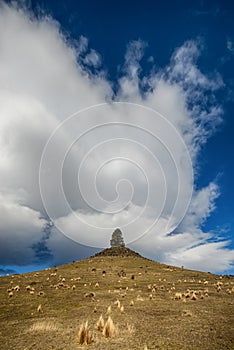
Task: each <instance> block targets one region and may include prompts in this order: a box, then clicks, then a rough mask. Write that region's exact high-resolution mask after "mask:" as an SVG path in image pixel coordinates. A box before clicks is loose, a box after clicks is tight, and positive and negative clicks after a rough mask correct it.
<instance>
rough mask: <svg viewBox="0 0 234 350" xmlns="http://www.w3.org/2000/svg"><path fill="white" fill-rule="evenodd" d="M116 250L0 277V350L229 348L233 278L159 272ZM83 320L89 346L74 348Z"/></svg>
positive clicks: (233, 341) (233, 329) (233, 340)
mask: <svg viewBox="0 0 234 350" xmlns="http://www.w3.org/2000/svg"><path fill="white" fill-rule="evenodd" d="M121 249H122V250H121V251H119V252H118V251H117V250H116V249H115V248H111V249H107V250H104V251H103V252H101V253H99V254H97V255H96V256H94V257H91V258H89V259H85V260H82V261H79V262H74V263H72V264H67V265H64V266H60V267H57V268H51V269H47V270H43V271H39V272H36V273H27V274H22V275H14V276H8V277H1V278H0V344H1V349H7V350H10V349H14V350H29V349H34V350H43V349H45V350H50V349H56V350H60V349H61V350H75V349H82V348H87V349H100V350H119V349H124V350H130V349H131V350H138V349H139V350H140V349H142V350H143V349H149V350H155V349H179V350H183V349H184V350H185V349H186V350H188V349H194V350H195V349H196V350H198V349H202V350H204V349H207V350H208V349H212V350H214V349H215V350H216V349H234V278H233V277H230V276H218V275H213V274H210V273H203V272H198V271H191V270H186V269H181V268H176V267H172V266H166V265H163V264H160V263H157V262H154V261H151V260H148V259H145V258H143V257H141V256H140V255H139V254H137V253H135V252H132V251H130V250H129V249H127V248H121ZM117 300H118V301H119V303H120V305H121V306H123V307H124V308H122V309H121V307H118V305H117V304H118V302H117ZM110 309H111V310H110ZM107 313H108V314H110V316H111V318H112V320H113V323H114V325H115V327H116V329H117V331H116V333H115V334H114V336H113V337H110V338H105V337H104V336H103V335H102V333H101V332H99V331H98V330H97V326H96V324H97V321H98V319H99V317H100V315H101V314H102V315H103V318H104V320H105V321H106V320H107V317H108V315H107ZM86 321H88V322H89V327H90V330H91V332H92V337H93V341H92V342H91V344H90V345H79V344H78V330H79V327H80V325H81V323H83V322H86Z"/></svg>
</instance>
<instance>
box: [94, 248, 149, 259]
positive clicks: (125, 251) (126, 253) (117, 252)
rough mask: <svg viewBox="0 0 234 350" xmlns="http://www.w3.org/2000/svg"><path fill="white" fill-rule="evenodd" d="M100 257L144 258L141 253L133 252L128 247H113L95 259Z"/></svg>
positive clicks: (103, 251)
mask: <svg viewBox="0 0 234 350" xmlns="http://www.w3.org/2000/svg"><path fill="white" fill-rule="evenodd" d="M98 256H119V257H122V258H123V257H138V258H143V257H142V256H141V255H140V254H139V253H137V252H134V250H131V249H129V248H126V247H111V248H107V249H104V250H102V251H101V252H99V253H97V254H95V255H94V257H98Z"/></svg>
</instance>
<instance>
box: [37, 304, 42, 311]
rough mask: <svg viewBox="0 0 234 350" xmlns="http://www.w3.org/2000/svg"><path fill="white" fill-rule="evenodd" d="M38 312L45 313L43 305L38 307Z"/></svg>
mask: <svg viewBox="0 0 234 350" xmlns="http://www.w3.org/2000/svg"><path fill="white" fill-rule="evenodd" d="M37 312H43V310H42V306H41V304H40V305H39V306H38V308H37Z"/></svg>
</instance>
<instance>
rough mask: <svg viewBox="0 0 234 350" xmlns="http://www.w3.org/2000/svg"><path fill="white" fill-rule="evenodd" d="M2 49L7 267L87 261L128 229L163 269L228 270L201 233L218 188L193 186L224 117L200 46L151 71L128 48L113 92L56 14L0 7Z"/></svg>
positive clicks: (132, 242) (139, 46)
mask: <svg viewBox="0 0 234 350" xmlns="http://www.w3.org/2000/svg"><path fill="white" fill-rule="evenodd" d="M0 46H1V53H0V102H1V103H0V116H1V117H0V160H1V161H0V171H1V180H0V193H1V201H0V203H1V210H0V240H1V245H0V247H1V248H0V249H1V254H0V256H1V260H0V264H8V265H17V264H21V265H22V264H31V263H32V262H34V261H36V260H38V259H40V258H41V259H47V258H48V259H49V258H50V259H51V256H53V259H54V260H53V262H54V263H56V264H58V263H63V262H65V261H71V260H74V259H77V258H79V257H85V256H88V255H89V254H92V253H94V252H95V251H97V249H98V248H101V247H105V246H108V244H109V239H110V235H111V233H112V231H113V230H114V228H116V227H121V229H122V230H123V233H124V236H125V239H126V242H127V243H128V244H129V246H130V247H133V248H135V249H137V250H139V251H140V252H141V253H142V254H143V255H147V256H149V257H152V258H155V259H159V260H160V261H162V262H166V263H173V264H176V265H184V266H186V267H190V268H199V269H203V270H204V269H205V270H207V269H208V270H210V271H223V270H225V269H228V268H229V267H230V266H231V263H232V261H233V260H234V252H233V251H231V250H229V249H228V248H227V245H228V242H217V241H215V237H214V236H213V235H212V233H209V232H208V233H206V232H203V231H202V225H203V223H204V222H205V220H206V219H207V218H208V217H209V216H210V215H211V214H212V212H213V211H214V209H215V200H216V198H217V197H218V195H219V189H218V186H217V184H215V183H214V182H212V183H210V184H207V186H206V187H205V188H202V189H196V188H195V189H193V181H194V179H193V172H192V170H193V171H194V174H195V183H196V176H197V174H198V171H199V169H198V167H197V157H198V154H199V151H200V148H201V145H203V144H204V143H205V142H206V141H207V139H208V137H209V136H210V135H211V134H212V133H213V132H214V131H215V129H216V128H217V126H218V125H219V124H220V122H221V121H222V107H221V106H220V105H218V104H217V102H216V99H215V93H216V91H217V90H218V89H219V88H220V87H222V85H223V83H222V78H221V77H220V76H219V75H218V74H217V73H216V74H215V75H213V76H209V77H208V76H207V75H205V74H204V73H202V72H201V71H200V70H199V67H198V66H197V59H198V57H199V54H200V52H201V48H200V44H199V43H197V42H195V41H188V42H186V43H185V44H184V45H183V46H182V47H180V48H177V49H176V50H175V52H174V54H173V56H172V58H171V61H170V62H169V64H168V66H167V67H165V68H164V69H161V70H159V71H155V68H154V67H153V69H152V71H151V73H150V74H149V75H148V76H145V75H144V71H143V68H142V67H141V60H142V58H143V55H144V50H145V48H146V46H147V44H146V43H144V42H143V41H141V40H138V41H133V42H131V43H129V45H128V47H127V52H126V55H125V63H124V65H123V68H122V70H121V74H122V75H121V77H120V78H119V80H118V82H116V85H117V87H115V89H112V85H113V84H114V82H109V81H108V80H107V78H106V75H105V72H103V71H102V69H101V55H100V54H99V53H98V52H96V51H95V50H93V49H92V48H89V44H88V40H87V38H85V37H84V36H81V37H80V39H79V40H78V42H74V43H71V41H69V40H68V38H66V36H65V35H64V34H63V33H62V31H61V28H60V27H59V24H58V23H57V22H55V21H54V20H53V19H51V18H50V17H46V16H45V17H42V18H40V19H36V18H34V17H33V15H32V14H29V13H28V12H27V11H25V10H22V9H19V8H15V7H14V6H8V5H5V4H2V5H1V8H0ZM151 62H152V63H153V62H154V60H153V59H151ZM113 90H114V91H115V92H114V91H113ZM92 106H96V107H92ZM155 110H156V111H157V112H155ZM191 162H192V163H191ZM39 180H40V183H39ZM39 184H40V186H39ZM190 199H191V201H190ZM51 219H52V220H53V225H51V224H50V220H51ZM67 237H68V238H67ZM40 252H42V253H41V255H40ZM221 253H222V254H221ZM216 254H217V255H219V257H220V259H217V260H215V258H214V257H215V255H216ZM221 256H222V259H221ZM207 257H209V262H208V260H207Z"/></svg>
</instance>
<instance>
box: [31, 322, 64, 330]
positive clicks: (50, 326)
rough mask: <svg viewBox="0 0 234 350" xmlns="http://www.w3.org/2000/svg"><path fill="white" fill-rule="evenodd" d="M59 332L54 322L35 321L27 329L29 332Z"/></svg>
mask: <svg viewBox="0 0 234 350" xmlns="http://www.w3.org/2000/svg"><path fill="white" fill-rule="evenodd" d="M57 330H59V327H58V325H57V324H56V323H55V322H54V321H37V322H35V323H33V325H32V326H31V327H30V328H29V330H28V331H29V332H53V331H57Z"/></svg>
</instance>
